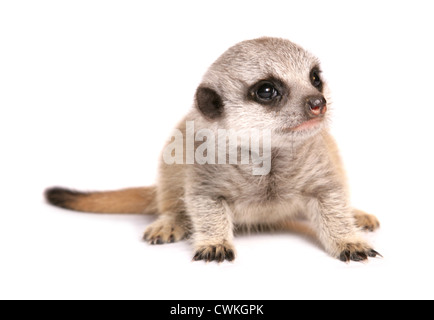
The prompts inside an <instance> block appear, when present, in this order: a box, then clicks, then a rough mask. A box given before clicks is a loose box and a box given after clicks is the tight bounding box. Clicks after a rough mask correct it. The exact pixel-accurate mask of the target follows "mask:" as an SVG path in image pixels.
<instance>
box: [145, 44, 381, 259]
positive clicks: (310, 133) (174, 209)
mask: <svg viewBox="0 0 434 320" xmlns="http://www.w3.org/2000/svg"><path fill="white" fill-rule="evenodd" d="M317 66H319V61H318V60H317V59H316V58H315V57H314V56H312V55H311V54H310V53H308V52H307V51H305V50H304V49H302V48H301V47H299V46H297V45H295V44H294V43H292V42H290V41H288V40H283V39H276V38H261V39H256V40H250V41H245V42H242V43H239V44H237V45H235V46H234V47H232V48H230V49H229V50H228V51H227V52H225V53H224V54H223V55H222V56H221V57H220V58H219V59H218V60H217V61H216V62H215V63H214V64H213V65H212V66H211V67H210V69H209V70H208V72H207V73H206V74H205V76H204V78H203V81H202V83H201V85H200V88H209V89H210V90H212V91H213V92H216V93H217V94H218V95H219V96H220V98H221V100H222V102H223V105H224V109H223V110H222V111H221V110H220V111H221V112H220V111H219V112H218V113H215V114H213V119H209V117H206V116H204V115H203V114H202V113H201V111H200V110H199V108H197V107H195V108H193V110H192V111H191V112H190V113H189V114H188V115H187V116H186V118H185V119H183V121H182V122H181V123H180V125H179V126H178V129H179V130H180V131H181V132H183V133H184V137H185V122H186V121H194V122H195V129H196V130H200V129H204V128H206V129H210V130H212V131H213V132H215V133H216V135H217V130H218V129H219V128H223V129H235V130H238V131H248V130H249V129H251V128H255V129H259V130H263V129H270V130H271V132H272V141H273V145H272V159H271V163H272V166H271V172H270V173H269V174H268V175H266V176H254V175H252V173H251V172H252V170H251V169H252V168H251V166H252V164H249V165H229V164H228V165H209V164H207V165H198V164H195V165H172V166H170V165H167V164H165V163H164V162H163V161H162V162H161V166H160V177H159V181H158V185H157V188H158V192H157V200H158V211H159V212H160V217H159V219H158V220H157V221H156V222H155V223H154V224H153V225H151V226H150V227H149V228H148V230H147V232H146V234H147V236H146V238H147V239H148V240H150V241H151V242H152V243H155V242H156V239H160V240H159V241H158V242H171V241H169V240H173V241H177V240H180V239H182V238H183V237H186V236H190V235H191V236H192V241H193V244H194V247H195V250H196V255H195V259H196V260H207V261H210V260H217V261H222V260H224V259H227V260H232V259H231V258H233V253H232V252H234V249H233V245H232V240H233V236H234V230H235V229H236V228H237V227H240V228H242V229H245V228H247V229H248V228H249V227H250V226H252V227H257V226H264V227H273V226H276V227H278V226H279V225H280V224H282V223H283V222H284V221H287V220H290V219H295V218H297V217H299V216H300V215H302V216H304V217H306V218H308V219H309V220H310V222H311V224H312V226H313V228H314V230H315V232H316V234H317V237H318V239H319V240H320V242H321V243H322V245H323V246H324V248H325V250H326V251H327V252H328V253H329V254H330V255H332V256H334V257H337V258H341V259H342V260H350V259H351V260H356V261H357V260H363V259H362V258H365V257H367V256H374V255H375V254H374V253H373V252H375V251H373V250H372V249H371V247H370V246H369V245H368V244H367V243H366V242H365V240H363V239H362V236H361V233H360V228H359V227H358V226H357V225H356V221H355V218H354V209H352V208H351V206H350V203H349V199H348V192H347V188H346V178H345V174H344V172H343V169H342V164H341V162H340V159H339V155H338V150H337V147H336V145H335V143H334V141H333V139H332V138H331V136H330V134H329V132H328V129H327V117H328V114H325V115H324V118H323V120H322V121H321V123H320V124H318V125H316V126H314V127H312V128H309V129H305V130H292V129H293V128H296V127H297V126H299V125H301V124H302V123H304V122H305V121H307V120H309V119H310V115H309V114H308V113H307V112H306V98H307V97H311V96H315V95H322V94H324V96H325V97H326V99H327V100H329V99H328V88H327V85H326V84H325V83H324V86H323V88H322V93H321V92H318V89H317V88H315V87H313V86H312V84H311V82H310V81H309V76H310V72H311V70H312V68H314V67H317ZM269 78H276V79H279V80H280V81H282V83H284V84H285V87H287V88H288V90H289V93H288V96H287V97H286V98H285V100H282V101H284V105H279V107H278V108H272V107H264V106H263V105H261V104H259V103H257V102H255V101H253V100H252V99H250V98H249V96H248V95H249V89H250V88H251V87H252V86H253V85H254V84H255V83H257V82H258V81H261V80H264V79H269ZM184 144H185V142H184ZM169 235H170V236H169Z"/></svg>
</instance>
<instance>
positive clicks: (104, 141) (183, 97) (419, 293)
mask: <svg viewBox="0 0 434 320" xmlns="http://www.w3.org/2000/svg"><path fill="white" fill-rule="evenodd" d="M432 12H433V8H432V7H431V6H430V1H426V2H423V1H406V2H402V1H363V3H361V2H360V3H357V4H356V2H350V1H318V2H312V1H294V2H292V1H252V0H250V1H222V0H219V1H213V2H211V1H185V0H184V1H158V2H157V1H153V2H150V1H106V0H105V1H89V0H86V1H2V2H1V3H0V142H1V158H0V164H1V165H0V192H1V193H0V194H1V195H0V199H1V207H0V218H1V221H0V298H42V299H48V298H60V299H66V298H76V299H77V298H83V299H89V298H92V299H99V298H103V299H104V298H108V299H114V298H124V299H127V298H132V299H193V298H194V299H211V298H212V299H304V298H313V299H315V298H326V299H327V298H330V299H334V298H347V299H353V298H363V299H377V298H382V299H393V298H431V299H432V298H434V294H433V289H432V288H433V285H434V281H433V268H434V255H433V252H432V245H433V233H434V215H433V213H434V212H433V207H432V197H433V196H432V191H433V188H432V181H433V178H434V175H433V163H434V156H433V152H432V149H433V137H434V135H433V129H432V128H433V124H432V123H433V116H434V96H433V85H434V83H433V79H434V73H433V71H434V68H433V56H434V45H433V36H432V31H433V30H434V23H433V19H432ZM264 35H268V36H279V37H284V38H288V39H291V40H293V41H295V42H296V43H299V44H300V45H302V46H304V47H305V48H307V49H308V50H310V51H311V52H313V53H314V54H315V55H317V56H318V57H319V58H320V59H321V61H322V67H323V70H324V76H325V77H326V78H327V80H328V81H329V84H330V87H331V89H332V93H333V114H334V121H333V124H332V131H333V134H334V135H335V137H336V139H337V141H338V143H339V145H340V147H341V151H342V155H343V158H344V161H345V164H346V167H347V170H348V175H349V178H350V185H351V188H352V199H353V203H354V204H355V206H357V207H360V208H362V209H364V210H366V211H369V212H372V213H375V214H376V215H377V216H378V217H379V219H380V220H381V223H382V228H381V229H380V231H378V232H376V233H375V234H372V235H369V236H368V237H369V239H370V241H371V242H372V243H373V244H374V246H375V248H376V249H377V250H378V251H379V252H381V253H382V254H383V255H384V257H385V258H384V259H374V260H371V261H370V262H369V263H366V264H361V263H351V264H349V265H346V264H344V263H342V262H340V261H337V260H335V259H332V258H330V257H329V256H328V255H327V254H326V253H325V252H324V251H323V250H322V249H321V248H320V247H319V246H318V245H316V244H315V242H314V241H311V240H309V239H306V238H304V237H301V236H299V235H295V234H285V233H280V234H260V235H251V236H242V237H239V238H237V239H236V240H235V245H236V247H237V252H238V259H237V260H236V262H234V263H232V264H231V263H224V264H221V265H217V264H214V263H212V264H205V263H202V262H200V263H192V262H191V258H192V256H193V252H192V248H191V246H190V245H189V243H188V242H181V243H177V244H171V245H167V246H158V247H153V246H149V245H147V244H145V243H143V242H142V241H141V236H142V233H143V231H144V230H145V228H146V226H147V225H148V224H150V223H151V222H152V221H154V219H155V217H148V216H121V215H113V216H110V215H92V214H82V213H74V212H68V211H64V210H60V209H57V208H53V207H50V206H48V205H47V204H45V202H44V199H43V197H42V193H43V191H44V189H45V188H46V187H49V186H53V185H61V186H68V187H72V188H77V189H84V190H106V189H117V188H123V187H130V186H141V185H150V184H152V183H153V182H154V181H155V177H156V169H157V163H158V158H159V153H160V150H161V148H162V144H163V142H164V141H165V139H166V138H167V137H168V135H169V133H170V130H171V128H172V127H173V126H174V125H175V124H176V122H177V121H178V120H180V119H181V117H182V116H183V115H184V114H185V113H186V112H187V111H188V110H189V108H190V107H191V105H192V101H193V95H194V91H195V89H196V87H197V85H198V84H199V83H200V79H201V77H202V75H203V74H204V72H205V71H206V69H207V67H208V66H209V65H210V64H211V63H212V62H213V61H214V60H215V59H216V58H217V57H218V56H219V55H220V54H221V53H223V52H224V51H225V50H226V49H227V48H228V47H229V46H231V45H233V44H235V43H237V42H239V41H242V40H245V39H250V38H255V37H259V36H264Z"/></svg>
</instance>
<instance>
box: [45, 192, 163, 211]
mask: <svg viewBox="0 0 434 320" xmlns="http://www.w3.org/2000/svg"><path fill="white" fill-rule="evenodd" d="M156 191H157V188H156V187H155V186H152V187H143V188H131V189H123V190H117V191H108V192H80V191H75V190H69V189H64V188H57V187H56V188H51V189H48V190H46V191H45V198H46V199H47V201H48V202H49V203H51V204H52V205H55V206H57V207H61V208H64V209H69V210H74V211H82V212H91V213H141V214H155V213H157V199H156Z"/></svg>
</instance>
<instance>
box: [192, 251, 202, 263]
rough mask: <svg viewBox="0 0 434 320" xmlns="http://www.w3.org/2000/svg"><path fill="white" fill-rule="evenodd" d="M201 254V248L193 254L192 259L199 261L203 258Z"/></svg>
mask: <svg viewBox="0 0 434 320" xmlns="http://www.w3.org/2000/svg"><path fill="white" fill-rule="evenodd" d="M202 254H203V250H202V251H197V252H196V254H195V255H194V257H193V260H194V261H200V260H203V256H202Z"/></svg>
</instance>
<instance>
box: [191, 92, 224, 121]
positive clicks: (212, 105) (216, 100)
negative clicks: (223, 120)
mask: <svg viewBox="0 0 434 320" xmlns="http://www.w3.org/2000/svg"><path fill="white" fill-rule="evenodd" d="M196 107H197V108H198V109H199V110H200V112H202V114H203V115H204V116H205V117H207V118H209V119H217V118H220V117H221V116H222V114H223V107H224V105H223V100H222V98H221V97H220V95H219V94H218V93H217V92H216V91H215V90H213V89H211V88H209V87H206V86H202V85H201V86H199V88H197V91H196Z"/></svg>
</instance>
